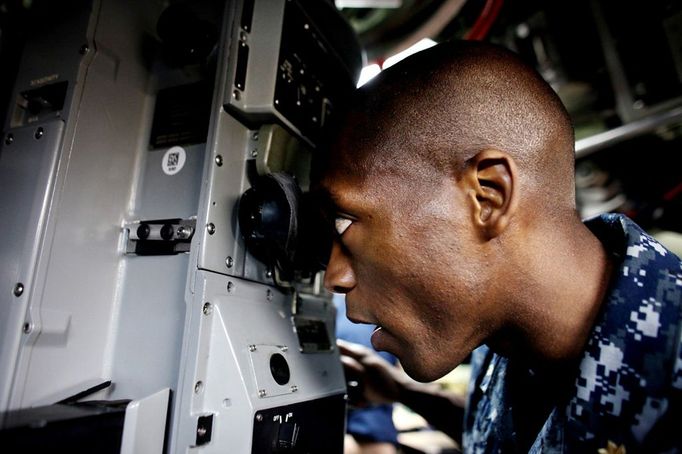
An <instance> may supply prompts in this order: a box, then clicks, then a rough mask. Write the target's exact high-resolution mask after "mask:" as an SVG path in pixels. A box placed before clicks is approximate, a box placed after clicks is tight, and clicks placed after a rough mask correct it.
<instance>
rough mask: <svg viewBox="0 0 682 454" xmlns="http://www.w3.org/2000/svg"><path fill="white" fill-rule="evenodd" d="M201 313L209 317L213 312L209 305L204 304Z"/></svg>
mask: <svg viewBox="0 0 682 454" xmlns="http://www.w3.org/2000/svg"><path fill="white" fill-rule="evenodd" d="M202 311H203V313H204V315H210V314H211V312H213V307H212V306H211V303H204V308H203V310H202Z"/></svg>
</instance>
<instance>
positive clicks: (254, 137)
mask: <svg viewBox="0 0 682 454" xmlns="http://www.w3.org/2000/svg"><path fill="white" fill-rule="evenodd" d="M252 137H253V140H258V131H256V132H254V133H253V136H252Z"/></svg>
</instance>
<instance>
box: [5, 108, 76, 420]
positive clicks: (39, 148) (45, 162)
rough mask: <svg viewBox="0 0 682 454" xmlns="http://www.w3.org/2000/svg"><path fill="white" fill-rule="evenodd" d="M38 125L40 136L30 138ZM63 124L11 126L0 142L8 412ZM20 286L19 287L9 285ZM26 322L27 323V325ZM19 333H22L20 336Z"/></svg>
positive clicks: (34, 133)
mask: <svg viewBox="0 0 682 454" xmlns="http://www.w3.org/2000/svg"><path fill="white" fill-rule="evenodd" d="M38 128H42V131H43V135H42V137H40V139H36V132H37V131H38ZM63 131H64V123H63V122H62V121H61V120H54V121H52V122H50V123H45V124H41V125H35V126H30V127H24V128H20V129H15V130H13V131H12V132H11V134H12V135H11V136H8V137H12V138H13V139H12V141H11V142H10V141H7V143H8V144H7V145H5V143H6V142H5V141H4V140H3V142H2V145H0V184H1V186H0V219H2V220H3V232H4V235H3V236H4V241H3V244H2V247H1V248H0V289H1V291H0V314H3V315H4V316H3V317H2V318H0V411H6V410H8V405H9V399H10V391H11V387H12V381H13V376H14V371H15V367H16V364H17V357H18V353H19V345H20V339H21V336H22V327H23V325H24V323H27V322H28V323H31V322H30V321H27V318H26V317H27V309H28V302H29V300H30V299H31V298H32V297H34V296H35V292H34V285H33V284H34V275H35V264H36V259H37V256H38V252H39V249H40V245H41V241H42V232H43V227H44V225H45V222H46V218H47V212H48V206H49V201H50V199H51V196H52V188H53V184H54V179H55V172H56V163H57V160H58V157H59V150H60V145H61V141H62V135H63ZM18 284H21V286H22V288H23V291H22V292H21V293H19V292H18V291H17V292H16V294H17V295H18V296H15V288H16V287H17V285H18ZM30 326H31V325H30V324H29V325H28V327H30ZM24 336H26V335H25V334H24Z"/></svg>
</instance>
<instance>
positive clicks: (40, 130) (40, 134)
mask: <svg viewBox="0 0 682 454" xmlns="http://www.w3.org/2000/svg"><path fill="white" fill-rule="evenodd" d="M44 134H45V130H44V129H43V128H42V127H40V128H38V129H36V133H35V134H34V137H35V138H36V139H40V138H41V137H43V135H44Z"/></svg>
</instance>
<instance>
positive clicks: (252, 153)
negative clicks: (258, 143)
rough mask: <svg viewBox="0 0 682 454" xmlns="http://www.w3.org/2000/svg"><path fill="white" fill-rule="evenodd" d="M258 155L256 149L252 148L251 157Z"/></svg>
mask: <svg viewBox="0 0 682 454" xmlns="http://www.w3.org/2000/svg"><path fill="white" fill-rule="evenodd" d="M257 156H258V150H252V151H251V157H253V158H255V157H257Z"/></svg>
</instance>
